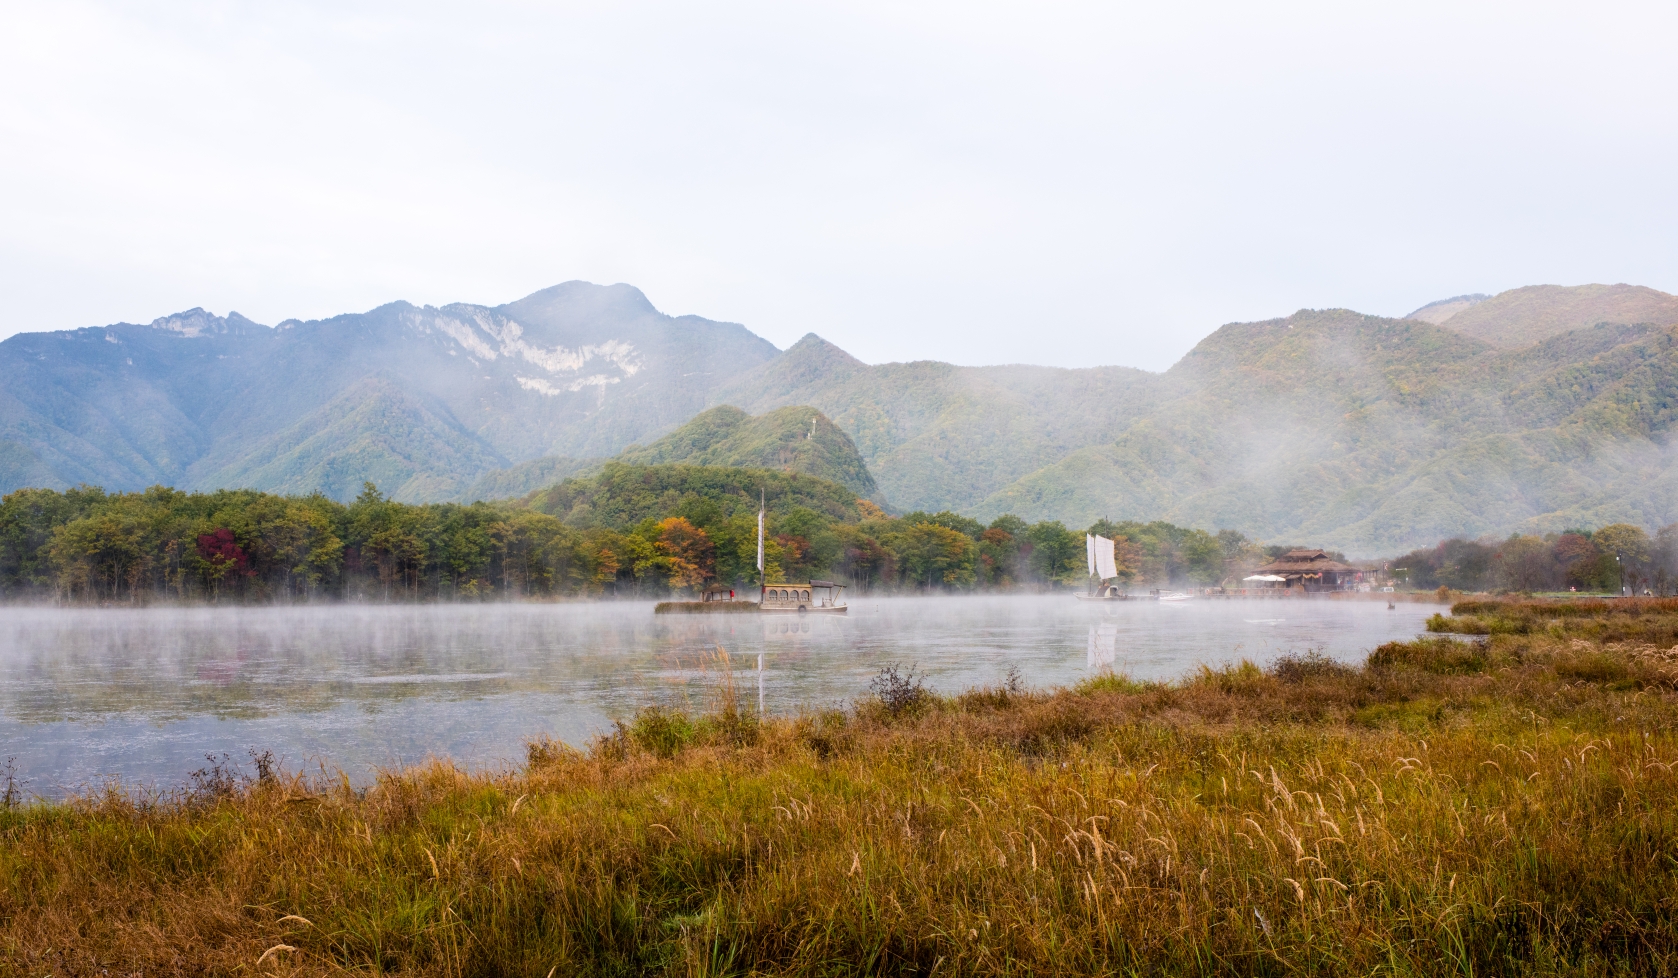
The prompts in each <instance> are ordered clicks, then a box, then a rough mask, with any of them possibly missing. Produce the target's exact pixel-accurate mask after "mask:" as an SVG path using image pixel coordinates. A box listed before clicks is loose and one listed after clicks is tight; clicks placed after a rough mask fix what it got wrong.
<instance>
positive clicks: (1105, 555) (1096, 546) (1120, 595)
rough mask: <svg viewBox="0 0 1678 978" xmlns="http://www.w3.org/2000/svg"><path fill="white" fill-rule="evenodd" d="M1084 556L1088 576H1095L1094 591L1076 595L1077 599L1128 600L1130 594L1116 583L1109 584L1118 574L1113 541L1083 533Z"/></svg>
mask: <svg viewBox="0 0 1678 978" xmlns="http://www.w3.org/2000/svg"><path fill="white" fill-rule="evenodd" d="M1084 558H1085V561H1086V562H1087V563H1088V565H1089V573H1090V576H1091V577H1093V578H1096V579H1097V581H1098V582H1099V583H1097V584H1096V587H1095V591H1094V592H1093V593H1089V594H1079V595H1076V596H1075V597H1077V599H1078V600H1079V601H1128V600H1130V595H1128V594H1126V593H1124V590H1123V589H1122V588H1120V587H1119V585H1118V584H1110V583H1108V582H1109V581H1113V580H1114V579H1116V578H1117V577H1118V576H1119V564H1118V561H1117V560H1115V559H1114V557H1113V541H1112V540H1109V539H1107V538H1106V537H1103V536H1096V535H1095V534H1093V533H1086V534H1084Z"/></svg>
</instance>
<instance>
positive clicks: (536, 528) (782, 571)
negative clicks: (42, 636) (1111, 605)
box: [0, 463, 1264, 602]
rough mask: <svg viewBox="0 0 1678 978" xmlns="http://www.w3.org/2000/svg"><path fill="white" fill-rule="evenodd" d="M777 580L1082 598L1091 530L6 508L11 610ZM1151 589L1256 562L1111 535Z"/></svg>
mask: <svg viewBox="0 0 1678 978" xmlns="http://www.w3.org/2000/svg"><path fill="white" fill-rule="evenodd" d="M760 498H762V499H766V500H767V509H768V515H767V520H766V524H767V534H766V537H767V538H766V541H765V545H764V551H765V560H766V563H767V565H768V566H767V573H768V576H769V577H770V578H772V579H773V578H781V579H805V578H809V577H832V578H836V579H839V580H842V581H846V582H849V583H850V584H851V585H852V586H853V587H855V588H857V589H859V590H862V591H878V590H885V591H896V590H904V591H907V590H928V589H939V590H972V589H1006V588H1020V587H1027V588H1029V587H1044V586H1051V585H1064V584H1072V583H1080V582H1082V580H1083V575H1084V544H1083V533H1084V531H1083V529H1082V528H1079V529H1069V528H1068V527H1066V526H1063V525H1062V524H1060V523H1058V522H1052V521H1046V522H1040V523H1034V524H1027V523H1026V522H1025V521H1023V520H1020V519H1018V518H1015V517H1011V516H1003V517H1001V518H998V519H996V520H993V521H991V522H990V523H988V524H984V523H980V522H978V521H976V520H972V519H969V518H967V517H963V516H959V515H956V514H954V513H947V512H945V513H909V514H906V515H902V516H892V515H888V514H886V513H885V512H884V511H883V510H881V509H880V508H879V507H878V506H876V505H874V504H873V503H871V502H869V501H868V500H865V499H859V498H858V497H857V496H856V494H855V493H853V492H852V491H850V490H848V489H846V488H845V487H843V486H839V485H837V484H835V483H831V482H827V481H824V480H821V479H815V478H812V477H808V476H802V475H797V474H792V473H785V472H774V471H768V470H759V469H740V468H712V467H705V466H686V465H658V466H634V465H623V464H617V463H612V464H608V465H607V466H605V468H604V469H603V470H602V471H601V472H600V473H599V474H598V475H596V476H592V477H589V478H584V479H570V480H566V481H565V482H562V483H560V484H559V485H556V486H553V487H551V488H549V489H547V490H544V491H541V492H538V493H533V494H532V495H530V496H529V497H526V498H525V499H522V500H515V501H508V502H500V503H473V504H471V505H462V504H454V503H436V504H425V505H410V504H405V503H399V502H395V501H392V500H390V499H388V498H386V497H385V496H384V495H383V494H382V493H381V492H380V491H379V490H378V489H377V488H376V487H374V486H373V485H371V484H369V485H367V486H366V487H365V489H364V491H363V492H362V493H361V495H360V496H359V497H358V498H357V499H356V500H355V501H354V502H352V503H350V504H348V505H345V504H342V503H339V502H336V501H334V500H331V499H328V498H326V497H325V496H323V495H318V494H317V495H311V496H278V495H273V494H269V493H262V492H256V491H251V490H224V491H220V492H213V493H187V492H181V491H179V490H175V489H169V488H165V487H161V486H159V487H154V488H152V489H148V490H146V491H145V492H137V493H107V492H104V491H103V490H100V489H96V488H89V487H82V488H78V489H70V490H67V491H63V492H59V491H55V490H50V489H23V490H19V491H17V492H14V493H12V494H10V495H8V496H5V497H4V499H3V500H0V596H3V597H5V598H7V599H14V600H15V599H36V600H40V599H48V598H57V599H63V600H73V601H95V602H99V601H144V600H154V599H167V600H187V601H193V600H209V601H216V600H238V601H296V600H307V599H316V598H327V599H345V598H348V599H360V600H421V599H444V600H473V599H484V598H525V597H563V596H602V595H613V596H625V597H631V596H644V597H653V596H658V597H662V596H665V595H668V594H670V593H671V592H672V591H683V590H687V591H691V590H693V589H695V588H698V587H700V586H702V585H703V584H706V583H711V582H719V583H723V584H725V585H735V584H738V585H746V584H748V583H749V582H752V581H754V580H755V579H756V576H757V574H756V569H755V557H756V547H757V537H756V534H757V510H758V505H759V499H760ZM1090 529H1093V530H1094V531H1096V532H1099V533H1104V534H1107V535H1110V536H1113V537H1114V538H1115V539H1118V540H1119V541H1120V546H1119V558H1120V561H1121V564H1122V566H1123V569H1124V572H1125V574H1126V575H1127V576H1128V577H1129V578H1130V579H1132V580H1133V581H1135V582H1137V583H1146V582H1167V581H1187V582H1193V583H1208V584H1210V583H1216V582H1217V581H1219V580H1221V579H1223V578H1224V577H1225V576H1227V575H1228V573H1230V572H1232V571H1233V570H1235V569H1237V568H1238V567H1240V566H1244V565H1247V564H1250V563H1252V562H1253V561H1255V560H1262V559H1263V556H1264V553H1263V551H1262V550H1260V549H1259V548H1258V547H1256V546H1255V545H1254V544H1253V543H1252V542H1251V541H1249V540H1247V539H1246V538H1245V537H1243V536H1241V535H1240V534H1238V533H1234V532H1231V531H1224V532H1222V533H1219V534H1217V535H1213V534H1209V533H1205V532H1203V531H1200V530H1189V529H1184V528H1182V527H1177V526H1172V525H1170V524H1168V523H1150V524H1140V523H1129V524H1110V523H1100V524H1097V525H1096V526H1094V527H1092V528H1090Z"/></svg>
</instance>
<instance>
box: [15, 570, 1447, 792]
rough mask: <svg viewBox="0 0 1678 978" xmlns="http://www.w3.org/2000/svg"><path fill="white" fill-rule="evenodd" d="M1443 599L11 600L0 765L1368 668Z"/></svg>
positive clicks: (467, 754)
mask: <svg viewBox="0 0 1678 978" xmlns="http://www.w3.org/2000/svg"><path fill="white" fill-rule="evenodd" d="M1433 610H1434V609H1433V608H1432V607H1431V606H1426V605H1403V606H1400V607H1399V608H1398V609H1396V610H1391V611H1389V610H1388V609H1387V608H1386V606H1385V605H1384V603H1380V602H1368V603H1365V602H1356V603H1340V602H1326V601H1324V602H1318V601H1299V602H1288V603H1287V604H1286V606H1285V608H1283V607H1281V606H1279V605H1277V604H1275V603H1266V604H1264V605H1262V606H1261V605H1257V604H1253V603H1246V602H1208V601H1200V602H1183V603H1180V604H1174V605H1173V604H1167V605H1160V604H1157V603H1152V602H1134V603H1122V604H1103V605H1091V604H1085V603H1080V602H1076V601H1073V600H1072V599H1070V598H1066V597H970V598H943V599H937V598H895V599H873V600H870V599H859V600H856V601H854V602H853V603H852V609H851V614H850V615H849V616H848V617H833V616H825V615H824V616H810V617H808V618H800V617H792V616H774V617H758V616H754V615H726V616H654V615H653V614H652V613H651V612H652V608H651V606H650V605H649V604H630V603H617V604H574V605H474V606H427V607H411V608H410V607H368V606H334V607H310V608H244V609H241V608H217V609H185V610H175V609H146V610H112V609H100V610H64V609H32V608H6V609H3V610H0V756H3V755H16V756H17V757H18V759H19V766H20V767H21V768H23V770H24V771H25V775H26V776H27V777H30V778H31V779H33V783H32V785H31V789H32V790H35V791H39V792H41V793H43V794H58V793H61V791H62V789H63V788H64V787H66V786H77V785H82V784H87V783H89V782H92V781H96V780H98V779H100V778H103V777H106V776H117V777H120V778H121V779H123V780H124V781H125V782H128V783H154V784H161V785H168V784H174V783H178V782H179V781H180V779H181V778H182V776H183V775H184V773H185V772H187V771H190V770H192V769H193V768H195V767H198V766H201V765H202V758H203V755H204V754H205V753H206V752H209V751H217V752H220V751H224V750H225V751H228V752H231V753H235V754H237V753H239V752H241V751H242V750H243V749H244V748H245V747H246V746H249V745H260V746H262V747H266V748H271V749H273V750H274V751H275V752H276V753H278V754H280V755H282V756H283V757H285V758H286V760H287V762H288V764H289V765H291V766H293V767H296V766H299V765H302V764H311V763H323V764H325V765H326V766H328V767H342V768H343V769H344V770H346V771H347V772H349V773H350V774H351V775H352V776H353V777H356V778H365V777H367V776H368V775H369V774H370V772H371V771H372V770H373V769H374V768H375V767H376V766H380V765H390V766H394V765H399V764H404V763H412V762H415V761H418V760H423V759H424V758H425V757H427V756H429V755H447V756H450V757H454V758H456V759H458V760H461V761H463V762H465V763H468V764H472V765H494V764H502V763H514V762H516V761H517V760H518V759H519V757H520V756H521V755H522V745H523V743H524V741H525V740H526V739H528V738H529V737H532V736H537V735H547V736H554V737H559V738H562V739H565V740H568V741H571V742H582V741H584V740H586V739H587V738H588V737H589V736H591V735H592V734H594V733H596V732H598V731H600V730H602V729H605V728H606V727H608V726H609V725H610V720H611V718H612V717H616V716H623V715H626V714H628V713H630V712H632V711H633V710H634V709H635V708H636V707H637V706H640V705H642V704H645V703H648V702H666V703H672V704H678V705H686V706H690V707H695V708H699V707H704V706H705V705H707V704H708V703H709V702H710V701H711V698H712V697H713V696H714V694H715V691H716V689H717V688H718V686H719V684H720V682H721V678H722V673H723V671H724V670H725V669H729V670H733V671H735V673H736V688H737V689H738V690H740V691H741V693H742V694H743V695H745V696H750V695H751V693H752V692H755V693H756V696H755V697H753V698H754V699H756V700H758V701H759V702H760V703H761V704H762V706H763V707H765V708H767V709H769V710H770V711H783V712H784V711H790V710H793V709H797V708H799V707H801V706H805V705H826V704H831V703H834V702H837V701H843V700H846V699H848V698H851V697H854V696H857V695H859V694H861V693H862V692H863V691H865V690H866V688H867V684H868V679H869V678H870V677H871V676H872V675H873V674H874V673H875V672H876V671H878V670H879V668H880V667H881V666H882V665H885V664H888V663H893V662H901V663H903V664H905V665H907V664H915V665H917V666H918V668H919V669H920V671H922V672H923V673H924V674H926V675H927V677H928V679H929V681H930V683H931V684H932V685H933V686H935V687H936V688H939V689H942V690H959V689H963V688H966V687H968V686H973V685H980V684H988V683H994V682H996V681H998V680H999V679H1000V678H1001V676H1002V675H1003V673H1004V672H1006V671H1007V669H1008V668H1009V667H1015V668H1018V669H1019V671H1020V673H1021V675H1022V676H1023V677H1024V679H1025V680H1026V681H1027V682H1029V683H1031V684H1034V685H1061V684H1069V683H1073V682H1076V681H1077V680H1078V679H1080V678H1082V677H1083V676H1084V675H1086V674H1088V672H1090V671H1092V670H1093V671H1098V670H1101V669H1108V668H1112V669H1118V670H1122V671H1125V672H1128V673H1130V674H1131V675H1133V676H1135V677H1136V678H1139V679H1150V678H1171V677H1175V676H1178V675H1181V674H1182V673H1184V672H1186V671H1187V670H1188V669H1190V668H1192V667H1193V666H1194V665H1196V664H1198V663H1202V662H1204V663H1208V664H1213V665H1216V664H1219V663H1222V662H1227V661H1231V660H1234V659H1237V658H1241V657H1248V658H1252V659H1255V660H1257V661H1266V660H1268V659H1271V658H1274V657H1275V656H1276V655H1279V654H1282V653H1284V652H1287V651H1304V650H1307V649H1318V650H1321V651H1322V652H1323V653H1324V654H1327V655H1331V656H1336V657H1339V658H1344V659H1356V658H1360V657H1361V656H1362V655H1363V654H1365V653H1366V652H1367V651H1368V650H1369V649H1370V648H1372V647H1374V646H1375V645H1377V644H1379V643H1381V642H1384V641H1388V640H1391V639H1393V638H1401V637H1409V636H1412V635H1415V634H1416V633H1417V632H1419V631H1421V630H1422V628H1423V622H1424V620H1425V618H1426V617H1427V615H1428V614H1430V613H1431V612H1432V611H1433ZM719 650H721V651H719ZM748 677H749V678H748ZM753 686H755V687H756V688H755V689H752V688H751V687H753ZM748 691H749V692H748Z"/></svg>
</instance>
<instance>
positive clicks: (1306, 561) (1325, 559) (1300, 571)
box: [1253, 550, 1362, 591]
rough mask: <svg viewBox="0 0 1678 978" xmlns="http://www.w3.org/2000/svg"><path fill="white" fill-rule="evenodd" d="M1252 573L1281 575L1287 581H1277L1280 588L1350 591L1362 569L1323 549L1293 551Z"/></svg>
mask: <svg viewBox="0 0 1678 978" xmlns="http://www.w3.org/2000/svg"><path fill="white" fill-rule="evenodd" d="M1253 573H1254V574H1274V575H1276V576H1278V577H1281V578H1282V579H1283V580H1284V581H1285V583H1281V584H1278V585H1277V586H1278V587H1285V588H1303V589H1304V590H1306V591H1349V590H1351V589H1352V588H1353V586H1354V585H1355V584H1356V582H1357V579H1358V577H1359V576H1360V575H1361V574H1362V571H1359V570H1358V569H1357V568H1356V567H1353V566H1351V565H1350V564H1342V563H1341V562H1339V561H1338V560H1335V559H1334V558H1332V557H1330V556H1329V555H1328V554H1327V553H1326V552H1324V551H1322V550H1290V551H1288V552H1287V553H1285V554H1283V555H1282V556H1280V557H1277V558H1276V559H1275V560H1273V561H1271V562H1270V563H1268V564H1265V565H1264V566H1263V567H1259V568H1257V569H1255V570H1254V571H1253Z"/></svg>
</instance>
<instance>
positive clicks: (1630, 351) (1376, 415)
mask: <svg viewBox="0 0 1678 978" xmlns="http://www.w3.org/2000/svg"><path fill="white" fill-rule="evenodd" d="M1675 322H1678V297H1673V296H1669V295H1666V294H1665V293H1661V292H1656V291H1654V290H1652V289H1645V288H1641V287H1634V286H1623V285H1622V286H1580V287H1575V288H1563V287H1559V286H1533V287H1529V288H1524V289H1515V290H1511V291H1509V292H1504V293H1502V294H1500V295H1497V296H1493V297H1490V298H1485V297H1481V296H1458V297H1456V298H1454V299H1449V300H1442V301H1441V302H1440V303H1433V304H1430V305H1429V306H1426V307H1423V309H1421V310H1418V311H1417V312H1416V313H1415V314H1412V316H1411V317H1409V318H1405V319H1386V318H1381V317H1374V316H1365V315H1361V314H1359V313H1355V312H1351V311H1348V310H1325V311H1313V310H1302V311H1301V312H1299V313H1296V314H1295V315H1293V316H1290V317H1287V318H1284V319H1277V320H1270V321H1266V322H1257V323H1232V324H1229V325H1226V326H1224V327H1222V328H1220V329H1218V330H1217V331H1216V332H1214V333H1213V334H1212V335H1210V336H1208V337H1207V338H1206V339H1205V340H1203V341H1202V342H1201V343H1200V344H1199V345H1198V346H1196V347H1195V349H1194V350H1193V351H1191V352H1190V353H1189V354H1188V355H1187V356H1185V357H1184V358H1183V360H1182V361H1180V362H1179V363H1177V364H1176V365H1174V366H1173V367H1172V368H1171V369H1170V370H1168V371H1166V372H1165V373H1163V374H1152V373H1147V372H1145V371H1140V370H1133V369H1130V368H1125V367H1092V368H1087V369H1078V370H1068V369H1060V368H1050V367H1030V366H998V367H960V366H955V365H952V364H948V363H940V362H932V361H922V362H916V363H891V364H879V365H869V364H864V363H862V362H860V361H858V360H856V359H855V358H853V357H851V356H849V355H848V354H846V353H845V352H844V351H843V350H840V349H839V348H838V347H836V346H834V345H832V344H831V343H828V342H826V341H825V340H823V339H821V338H820V337H817V336H815V335H813V334H812V335H808V336H806V337H804V339H802V340H800V341H799V342H798V343H797V344H795V345H794V346H793V347H792V348H791V349H788V350H787V351H785V352H784V353H777V351H776V350H775V349H774V347H773V346H771V345H770V344H769V343H767V342H766V341H764V340H762V339H760V338H758V337H756V336H753V335H752V334H751V333H749V332H748V331H747V330H746V329H745V328H744V327H741V326H736V325H731V324H725V323H714V322H709V321H707V320H703V319H698V318H696V317H682V318H672V317H669V316H665V315H663V314H662V313H659V312H658V311H657V310H655V309H654V308H653V307H652V306H651V304H650V303H648V302H647V300H646V298H645V297H644V296H643V295H641V293H640V292H638V291H636V290H635V289H633V288H630V287H629V286H622V285H619V286H610V287H601V286H594V285H589V284H587V283H578V282H573V283H567V284H566V285H562V286H556V287H554V288H552V289H548V290H545V291H543V292H539V293H537V294H536V295H534V296H531V297H529V298H527V299H524V300H521V301H519V302H516V303H510V304H508V305H504V306H498V307H494V308H490V307H484V306H469V305H454V306H445V307H443V308H440V309H439V308H430V307H416V306H411V305H408V304H405V303H394V304H391V305H388V306H383V307H380V308H379V309H375V310H373V311H372V312H369V313H365V314H360V315H354V316H341V317H337V318H335V319H331V320H323V321H318V322H311V323H297V322H288V323H282V324H281V325H280V326H279V327H277V328H273V329H270V328H267V327H263V326H259V325H257V324H255V323H252V322H250V321H249V320H246V319H244V318H242V317H240V316H238V315H237V314H229V315H228V316H227V317H226V318H220V317H215V316H211V315H209V314H207V313H204V312H202V311H201V310H194V311H192V312H189V313H184V314H181V315H179V316H174V317H168V318H166V319H161V320H158V321H156V322H154V323H151V324H149V325H145V326H135V325H128V324H119V325H116V326H110V327H104V328H99V329H84V330H76V331H70V332H62V333H46V334H24V335H19V336H14V337H12V338H11V339H9V340H6V341H5V342H4V343H0V490H3V489H11V488H15V487H17V486H21V485H38V486H49V487H51V486H58V487H63V486H67V485H72V484H76V483H84V482H85V483H89V484H96V485H102V486H105V487H106V488H108V489H132V488H137V487H142V486H145V485H149V484H153V483H164V484H171V485H176V486H181V487H186V488H202V489H212V488H216V487H221V486H248V487H251V488H258V489H265V490H275V491H283V492H292V493H308V492H312V491H320V492H323V493H326V494H328V495H330V496H332V497H334V498H338V499H347V498H349V497H351V496H353V495H355V494H356V493H357V491H358V489H359V487H360V485H361V483H362V482H363V481H364V480H371V481H374V482H376V483H378V484H379V485H380V486H381V488H383V489H384V490H385V491H386V492H387V493H388V494H389V495H390V496H391V497H392V498H395V499H403V500H447V499H475V498H484V499H488V498H497V497H501V498H506V497H516V496H524V495H527V494H528V493H530V492H531V491H533V490H536V489H540V488H542V487H544V486H549V485H553V484H555V483H557V482H559V481H561V480H563V479H566V478H568V477H571V476H577V475H581V474H588V473H594V472H598V471H600V468H601V466H602V465H603V464H604V462H605V460H606V459H609V458H612V457H613V456H615V455H618V454H619V453H623V455H622V456H621V458H620V459H619V461H620V462H621V463H626V464H643V465H644V464H654V463H671V462H679V463H685V464H691V465H702V466H755V467H764V468H769V469H776V470H781V471H783V472H785V471H790V472H794V473H803V474H806V475H813V476H817V477H820V478H824V479H830V480H833V481H836V482H838V483H841V484H843V485H845V486H847V487H848V488H849V489H850V490H851V491H854V492H857V493H858V494H861V495H864V496H872V497H874V498H875V499H876V501H889V502H890V503H891V504H892V505H893V506H894V507H896V508H897V509H899V510H924V511H927V512H935V511H941V510H950V511H956V512H961V513H965V514H967V515H969V516H976V517H979V518H980V519H983V520H987V521H988V520H991V519H993V518H995V517H997V516H1000V515H1002V514H1004V513H1014V514H1017V515H1019V516H1021V517H1024V518H1026V519H1029V520H1064V521H1065V522H1066V523H1067V524H1068V525H1072V526H1087V525H1089V524H1091V523H1092V522H1094V521H1095V520H1097V519H1100V518H1103V517H1105V518H1110V519H1113V520H1143V521H1147V520H1156V519H1165V520H1170V521H1172V522H1174V523H1178V524H1183V525H1187V526H1193V527H1199V528H1203V529H1217V528H1226V527H1227V528H1234V529H1239V530H1242V531H1244V532H1246V533H1248V534H1250V535H1252V536H1255V537H1259V538H1262V539H1266V540H1278V539H1288V540H1293V541H1298V542H1301V543H1312V544H1317V545H1323V546H1329V547H1335V548H1339V549H1343V550H1345V551H1347V552H1348V553H1351V554H1353V555H1369V554H1375V553H1393V552H1398V551H1401V550H1404V549H1407V548H1409V547H1413V546H1417V545H1420V544H1430V543H1432V542H1433V541H1437V540H1439V539H1442V538H1447V537H1455V536H1467V537H1474V536H1479V535H1482V534H1488V533H1490V534H1498V535H1505V534H1508V533H1510V532H1514V531H1521V532H1532V531H1537V532H1550V531H1561V530H1564V529H1570V528H1574V527H1582V528H1590V527H1596V526H1603V525H1607V524H1610V523H1633V524H1638V525H1641V526H1644V527H1650V528H1653V527H1658V526H1663V525H1666V524H1670V523H1672V522H1674V521H1675V520H1678V470H1675V468H1674V454H1673V453H1674V451H1675V449H1674V448H1673V447H1672V445H1671V442H1670V435H1671V432H1672V427H1673V420H1674V419H1673V415H1674V412H1675V411H1678V327H1675V326H1674V325H1673V324H1674V323H1675ZM708 408H709V409H711V410H707V409H708ZM702 412H703V413H702ZM812 419H814V420H815V421H816V428H815V431H814V437H809V438H806V437H805V435H806V433H807V432H808V425H809V423H810V421H811V420H812ZM825 419H831V422H829V421H827V420H825Z"/></svg>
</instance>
